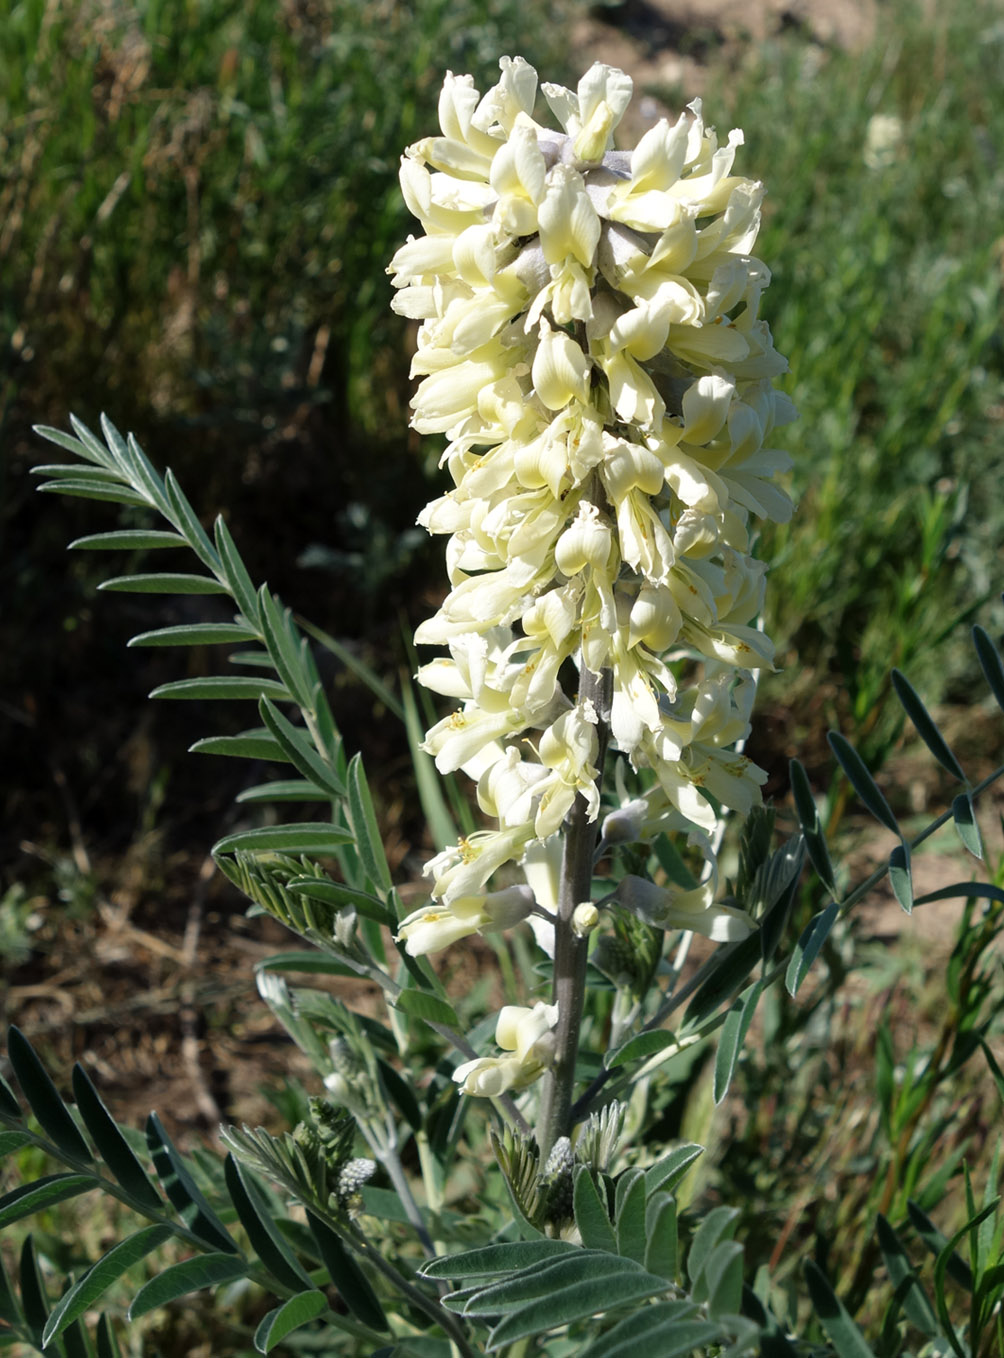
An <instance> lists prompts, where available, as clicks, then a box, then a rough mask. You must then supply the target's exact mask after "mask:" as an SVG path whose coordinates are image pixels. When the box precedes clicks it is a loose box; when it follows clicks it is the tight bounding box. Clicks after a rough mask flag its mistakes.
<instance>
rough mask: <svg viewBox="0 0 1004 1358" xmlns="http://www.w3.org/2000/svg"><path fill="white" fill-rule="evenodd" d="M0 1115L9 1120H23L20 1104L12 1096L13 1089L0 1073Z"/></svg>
mask: <svg viewBox="0 0 1004 1358" xmlns="http://www.w3.org/2000/svg"><path fill="white" fill-rule="evenodd" d="M0 1117H3V1118H6V1119H7V1120H8V1121H10V1122H23V1121H24V1114H23V1113H22V1112H21V1105H20V1104H19V1103H18V1101H17V1099H16V1098H15V1097H14V1092H13V1090H12V1089H11V1087H10V1085H9V1084H8V1083H7V1081H6V1080H5V1079H4V1078H3V1076H2V1075H0Z"/></svg>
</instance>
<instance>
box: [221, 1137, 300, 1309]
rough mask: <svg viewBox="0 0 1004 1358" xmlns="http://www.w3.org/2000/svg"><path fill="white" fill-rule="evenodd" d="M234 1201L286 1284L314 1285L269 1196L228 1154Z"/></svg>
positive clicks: (259, 1250) (262, 1255) (256, 1245)
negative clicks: (288, 1241) (278, 1222)
mask: <svg viewBox="0 0 1004 1358" xmlns="http://www.w3.org/2000/svg"><path fill="white" fill-rule="evenodd" d="M223 1175H224V1178H225V1180H226V1185H227V1192H228V1193H229V1194H230V1200H231V1202H232V1203H233V1205H234V1207H235V1208H236V1209H237V1215H238V1217H239V1218H240V1223H241V1225H242V1226H243V1227H244V1229H245V1231H246V1232H247V1236H248V1240H249V1241H250V1242H251V1248H252V1249H253V1250H254V1252H255V1254H256V1255H257V1256H258V1258H259V1259H260V1260H261V1261H262V1263H263V1264H264V1265H265V1267H266V1268H267V1269H268V1270H269V1272H270V1273H271V1274H272V1276H273V1277H274V1278H276V1279H277V1280H278V1281H279V1282H280V1283H281V1284H282V1286H283V1287H291V1288H293V1289H298V1288H301V1287H311V1286H312V1285H313V1284H312V1283H311V1281H310V1277H309V1276H308V1274H307V1273H306V1272H305V1271H304V1269H302V1268H301V1267H300V1264H299V1263H298V1262H297V1259H296V1256H295V1255H294V1254H293V1253H292V1251H291V1250H290V1248H289V1246H288V1245H287V1244H286V1239H285V1237H284V1236H283V1234H282V1232H281V1231H280V1230H279V1228H278V1226H277V1225H276V1224H275V1222H274V1221H273V1220H272V1214H271V1212H270V1211H269V1207H268V1204H267V1202H266V1201H265V1197H264V1195H263V1193H262V1191H261V1189H260V1188H259V1187H258V1184H257V1183H256V1182H255V1179H254V1177H253V1175H252V1174H251V1171H250V1170H249V1169H247V1168H246V1166H244V1165H242V1164H241V1163H240V1161H239V1160H236V1159H235V1158H234V1157H233V1155H228V1156H227V1158H226V1160H225V1161H224V1163H223Z"/></svg>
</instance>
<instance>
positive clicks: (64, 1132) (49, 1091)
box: [7, 1027, 94, 1164]
mask: <svg viewBox="0 0 1004 1358" xmlns="http://www.w3.org/2000/svg"><path fill="white" fill-rule="evenodd" d="M7 1055H8V1056H9V1057H10V1063H11V1065H12V1066H13V1068H14V1074H15V1075H16V1076H17V1081H18V1084H19V1085H20V1086H21V1092H22V1093H23V1094H24V1097H25V1098H26V1099H27V1100H28V1104H29V1106H30V1108H31V1111H32V1112H33V1113H34V1114H35V1117H36V1118H37V1119H38V1121H39V1122H40V1123H41V1126H42V1129H43V1131H45V1133H46V1134H47V1135H48V1136H50V1137H51V1138H52V1140H53V1141H54V1142H55V1143H56V1145H57V1146H58V1147H59V1149H60V1150H61V1151H62V1152H63V1153H64V1154H65V1155H67V1156H69V1158H70V1159H71V1160H79V1161H83V1163H85V1164H90V1163H91V1162H92V1161H93V1158H94V1157H93V1156H92V1155H91V1152H90V1150H89V1149H88V1146H87V1142H86V1141H85V1140H84V1138H83V1137H82V1136H81V1135H80V1132H79V1130H78V1129H77V1124H76V1123H75V1122H74V1121H73V1118H72V1117H71V1116H70V1112H69V1109H68V1108H67V1107H66V1104H65V1103H64V1102H63V1100H62V1099H61V1098H60V1097H59V1094H58V1092H57V1091H56V1086H55V1085H54V1084H53V1083H52V1080H51V1079H50V1078H49V1073H48V1071H47V1070H46V1069H45V1067H44V1066H43V1065H42V1063H41V1061H40V1060H39V1059H38V1057H37V1056H36V1054H35V1051H34V1048H33V1047H32V1045H31V1043H30V1042H29V1041H28V1039H27V1038H26V1037H25V1035H24V1033H22V1032H21V1030H20V1028H15V1027H11V1028H10V1029H9V1030H8V1033H7Z"/></svg>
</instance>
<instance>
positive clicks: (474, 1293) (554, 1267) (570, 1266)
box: [444, 1249, 667, 1330]
mask: <svg viewBox="0 0 1004 1358" xmlns="http://www.w3.org/2000/svg"><path fill="white" fill-rule="evenodd" d="M645 1276H646V1275H645V1270H644V1269H642V1268H640V1267H639V1266H638V1265H637V1264H636V1263H635V1262H634V1261H633V1260H632V1259H621V1258H619V1257H618V1256H617V1255H616V1254H607V1253H606V1252H605V1251H603V1250H591V1249H579V1250H576V1251H575V1252H574V1254H566V1255H562V1256H561V1257H560V1258H558V1259H552V1260H551V1261H550V1262H548V1263H545V1264H538V1265H535V1266H534V1267H532V1268H525V1269H523V1270H521V1271H520V1272H519V1273H516V1274H513V1275H512V1276H510V1277H508V1278H501V1279H499V1281H498V1282H491V1283H487V1284H486V1285H485V1286H483V1287H472V1288H465V1289H464V1293H465V1297H466V1300H465V1301H464V1302H463V1305H462V1306H458V1305H457V1304H456V1298H457V1296H458V1294H456V1293H454V1294H451V1295H450V1296H449V1297H447V1298H444V1304H445V1303H449V1306H448V1309H449V1310H451V1311H460V1312H461V1313H462V1314H463V1315H465V1316H473V1317H485V1316H495V1315H499V1314H505V1313H506V1312H515V1313H516V1314H519V1313H521V1312H522V1311H523V1310H524V1308H525V1306H526V1304H527V1303H528V1302H534V1301H536V1300H538V1298H543V1299H546V1298H550V1299H551V1300H552V1301H553V1302H555V1303H557V1302H558V1298H559V1297H560V1296H561V1294H562V1293H564V1292H565V1291H566V1290H567V1289H568V1288H570V1287H578V1286H581V1285H583V1284H585V1285H586V1286H589V1287H592V1288H593V1289H594V1291H597V1290H598V1289H599V1288H601V1287H602V1286H603V1285H604V1284H605V1283H609V1282H610V1281H612V1280H615V1279H617V1278H623V1277H631V1278H639V1277H645ZM649 1281H650V1282H652V1283H655V1282H658V1284H659V1286H658V1288H657V1289H656V1290H657V1291H665V1290H666V1287H667V1284H666V1282H665V1280H664V1279H662V1278H659V1279H654V1278H653V1279H649ZM595 1309H596V1310H597V1311H599V1310H602V1309H604V1308H603V1307H602V1306H601V1305H597V1306H596V1308H595ZM587 1314H590V1315H591V1314H592V1312H588V1313H587ZM561 1323H562V1322H561V1321H558V1320H551V1319H549V1320H548V1321H547V1323H546V1324H545V1325H544V1326H542V1328H543V1329H545V1330H546V1329H551V1328H552V1327H553V1326H555V1325H558V1324H561Z"/></svg>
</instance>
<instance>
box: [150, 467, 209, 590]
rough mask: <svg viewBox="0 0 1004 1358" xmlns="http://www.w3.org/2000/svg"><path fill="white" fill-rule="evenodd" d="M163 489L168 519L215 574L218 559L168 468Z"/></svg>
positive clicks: (175, 478) (176, 480)
mask: <svg viewBox="0 0 1004 1358" xmlns="http://www.w3.org/2000/svg"><path fill="white" fill-rule="evenodd" d="M164 489H165V491H166V492H167V498H168V501H169V503H170V506H171V510H172V513H171V514H170V515H169V516H168V517H169V518H170V519H171V520H172V522H173V523H174V524H175V525H176V526H177V528H178V531H179V532H181V533H184V535H185V540H186V541H187V543H188V545H189V547H191V549H192V551H193V552H194V553H195V555H196V556H197V557H198V558H199V560H200V561H201V562H202V564H203V565H204V566H208V567H209V569H210V570H211V571H212V572H213V573H214V574H216V573H217V572H218V571H219V570H220V559H219V557H218V555H217V553H216V552H215V550H214V549H213V544H212V543H211V542H210V541H209V538H208V537H207V536H206V530H205V529H204V528H203V527H202V524H201V523H200V522H199V519H198V516H197V515H196V513H195V510H194V509H193V508H192V506H191V505H190V504H189V502H188V498H187V496H186V495H185V492H184V491H183V490H182V489H181V487H180V486H179V485H178V478H177V477H176V476H175V474H174V472H173V471H171V469H170V467H168V469H167V471H166V472H165V473H164Z"/></svg>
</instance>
